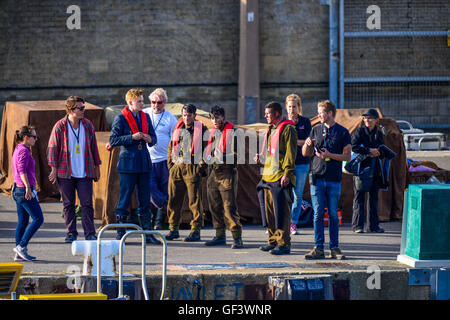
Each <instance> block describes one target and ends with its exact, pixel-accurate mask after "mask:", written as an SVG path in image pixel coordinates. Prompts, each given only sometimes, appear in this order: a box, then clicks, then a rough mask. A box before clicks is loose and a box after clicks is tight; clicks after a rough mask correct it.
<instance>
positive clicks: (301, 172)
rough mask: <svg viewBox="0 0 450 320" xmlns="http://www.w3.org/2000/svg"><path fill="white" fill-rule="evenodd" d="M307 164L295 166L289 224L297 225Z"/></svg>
mask: <svg viewBox="0 0 450 320" xmlns="http://www.w3.org/2000/svg"><path fill="white" fill-rule="evenodd" d="M308 171H309V163H307V164H297V165H295V177H296V183H295V188H294V189H293V191H294V201H293V202H292V208H291V212H292V214H291V223H295V224H296V223H297V222H298V218H299V217H300V212H301V210H302V200H303V187H304V186H305V181H306V177H307V176H308Z"/></svg>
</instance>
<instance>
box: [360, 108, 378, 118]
mask: <svg viewBox="0 0 450 320" xmlns="http://www.w3.org/2000/svg"><path fill="white" fill-rule="evenodd" d="M363 116H368V117H374V118H375V119H378V118H379V117H380V116H379V115H378V112H377V110H375V109H367V110H366V111H364V113H363Z"/></svg>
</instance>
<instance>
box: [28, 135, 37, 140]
mask: <svg viewBox="0 0 450 320" xmlns="http://www.w3.org/2000/svg"><path fill="white" fill-rule="evenodd" d="M26 136H27V137H30V138H35V139H37V136H35V135H34V134H27V135H26Z"/></svg>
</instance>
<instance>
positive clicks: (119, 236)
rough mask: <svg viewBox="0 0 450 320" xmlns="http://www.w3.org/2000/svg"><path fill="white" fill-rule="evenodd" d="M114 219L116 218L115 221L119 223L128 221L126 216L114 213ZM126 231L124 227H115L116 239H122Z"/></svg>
mask: <svg viewBox="0 0 450 320" xmlns="http://www.w3.org/2000/svg"><path fill="white" fill-rule="evenodd" d="M116 220H117V223H119V224H124V223H128V221H127V220H128V217H127V216H120V215H116ZM126 232H127V230H126V229H125V228H117V236H116V240H120V239H122V237H123V236H124V235H125V233H126Z"/></svg>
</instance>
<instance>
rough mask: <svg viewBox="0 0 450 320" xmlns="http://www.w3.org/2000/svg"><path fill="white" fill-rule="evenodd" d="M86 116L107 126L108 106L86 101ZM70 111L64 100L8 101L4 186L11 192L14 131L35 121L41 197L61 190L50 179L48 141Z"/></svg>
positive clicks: (1, 150) (0, 157)
mask: <svg viewBox="0 0 450 320" xmlns="http://www.w3.org/2000/svg"><path fill="white" fill-rule="evenodd" d="M85 105H86V111H85V117H86V118H87V119H89V120H90V121H91V122H92V123H93V125H94V128H95V130H96V131H101V130H105V129H106V119H105V114H104V110H103V108H101V107H98V106H95V105H92V104H90V103H87V102H86V103H85ZM65 114H66V107H65V101H64V100H58V101H15V102H11V101H8V102H6V104H5V108H4V109H3V120H2V127H1V134H0V171H1V175H2V177H1V179H0V190H1V191H2V192H5V193H7V194H10V193H11V186H12V184H13V181H14V179H13V175H12V165H11V158H12V154H13V151H14V147H15V146H14V134H15V132H16V130H18V129H19V128H20V127H21V126H26V125H33V126H34V127H35V128H36V133H37V135H38V140H37V141H36V145H35V146H34V147H33V148H32V150H31V152H32V155H33V158H34V160H35V161H36V184H37V186H36V189H37V191H38V196H39V198H40V200H41V201H45V200H46V199H48V197H51V196H54V195H57V194H58V193H59V191H58V188H57V186H56V185H52V184H51V183H50V181H49V180H48V175H49V173H50V167H49V166H48V164H47V154H46V152H47V145H48V139H49V138H50V134H51V131H52V129H53V126H54V125H55V123H56V122H57V121H58V120H59V119H61V118H63V117H64V116H65Z"/></svg>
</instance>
